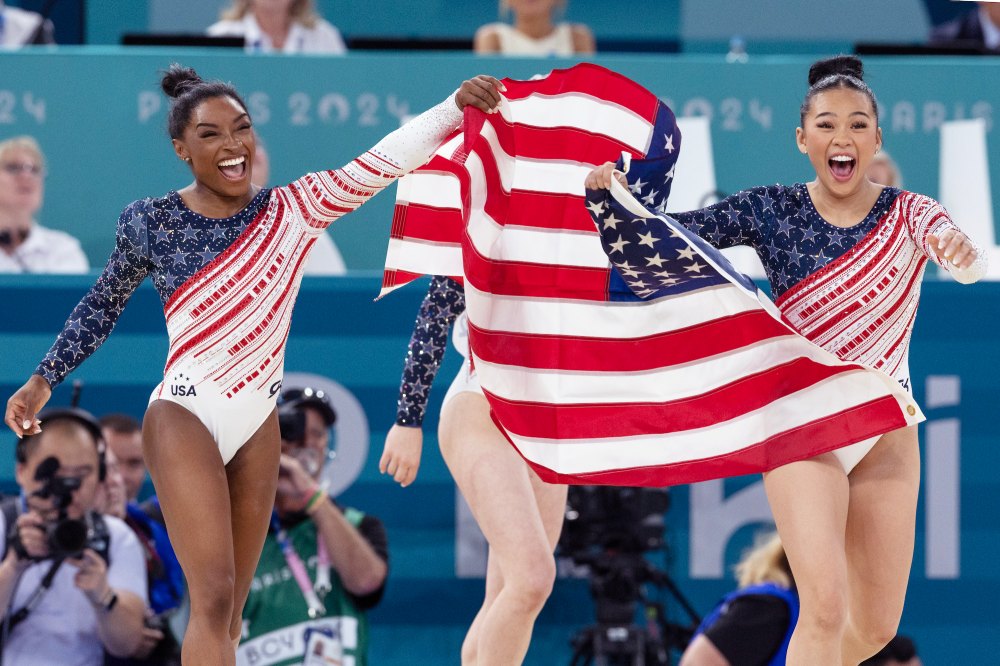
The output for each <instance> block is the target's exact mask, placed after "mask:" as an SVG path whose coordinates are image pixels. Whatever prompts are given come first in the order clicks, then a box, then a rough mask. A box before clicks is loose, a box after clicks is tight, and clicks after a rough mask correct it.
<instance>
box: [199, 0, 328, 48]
mask: <svg viewBox="0 0 1000 666" xmlns="http://www.w3.org/2000/svg"><path fill="white" fill-rule="evenodd" d="M208 34H209V35H216V36H228V35H236V36H242V37H244V38H245V39H246V49H247V51H250V52H253V53H271V52H279V53H336V54H340V53H345V52H346V51H347V47H346V46H345V45H344V38H343V37H341V36H340V31H338V30H337V29H336V28H335V27H333V26H332V25H331V24H330V23H329V22H327V21H325V20H324V19H323V18H322V17H321V16H320V15H319V14H318V13H317V12H316V7H315V6H314V4H313V0H234V1H233V3H232V4H231V5H229V7H228V8H227V9H225V10H224V11H223V12H222V20H221V21H219V22H218V23H213V24H212V25H210V26H209V27H208Z"/></svg>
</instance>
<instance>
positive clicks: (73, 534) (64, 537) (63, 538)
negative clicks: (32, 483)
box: [7, 457, 110, 561]
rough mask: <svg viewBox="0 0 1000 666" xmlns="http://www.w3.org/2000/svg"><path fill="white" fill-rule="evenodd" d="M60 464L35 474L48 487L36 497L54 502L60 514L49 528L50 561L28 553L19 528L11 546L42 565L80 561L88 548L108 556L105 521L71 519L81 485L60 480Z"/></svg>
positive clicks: (12, 532) (46, 463)
mask: <svg viewBox="0 0 1000 666" xmlns="http://www.w3.org/2000/svg"><path fill="white" fill-rule="evenodd" d="M58 471H59V460H58V459H57V458H55V457H49V458H46V459H45V460H43V461H42V462H41V463H40V464H39V465H38V468H37V469H36V470H35V480H36V481H43V482H44V485H43V486H42V487H41V488H39V489H38V490H36V491H35V492H34V493H32V495H33V496H34V497H39V498H41V499H50V500H52V504H53V506H54V507H55V508H56V510H57V511H58V515H57V517H56V519H55V520H53V521H50V522H48V523H46V525H45V540H46V543H47V544H48V547H49V554H48V556H47V557H44V558H38V557H32V556H30V555H29V554H28V552H27V551H26V550H25V549H24V544H22V543H21V536H20V533H19V531H18V529H17V524H16V523H15V524H13V525H9V526H8V533H7V546H8V548H13V549H14V550H15V551H16V552H17V554H18V557H20V558H22V559H29V560H34V561H39V560H42V559H57V560H60V559H67V558H75V557H79V556H80V555H81V554H82V553H83V551H84V550H85V549H87V548H91V549H93V550H95V551H97V552H98V553H102V554H103V553H106V552H107V550H108V545H109V539H110V537H109V535H108V531H107V527H106V526H105V525H104V521H103V520H96V519H95V515H94V514H93V513H90V512H88V513H87V514H85V515H84V517H83V518H79V519H78V518H70V517H69V516H68V515H67V513H66V508H67V507H68V506H69V505H70V504H71V503H72V502H73V493H75V492H76V491H77V490H79V489H80V484H81V481H80V479H78V478H75V477H65V476H57V475H56V474H57V472H58Z"/></svg>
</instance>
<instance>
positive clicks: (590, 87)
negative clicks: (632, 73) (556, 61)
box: [503, 63, 659, 123]
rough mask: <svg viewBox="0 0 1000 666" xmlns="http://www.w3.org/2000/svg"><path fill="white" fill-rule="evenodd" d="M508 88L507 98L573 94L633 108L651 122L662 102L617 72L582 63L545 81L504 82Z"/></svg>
mask: <svg viewBox="0 0 1000 666" xmlns="http://www.w3.org/2000/svg"><path fill="white" fill-rule="evenodd" d="M503 83H504V85H505V86H506V87H507V90H506V92H504V97H506V98H507V99H524V98H525V97H529V96H531V95H559V94H563V93H567V92H569V93H574V94H578V95H579V94H583V95H590V96H591V97H595V98H597V99H601V100H605V101H609V102H613V103H615V104H618V105H619V106H623V107H625V108H627V109H631V110H632V111H633V112H635V113H636V114H638V115H639V116H642V117H643V118H645V119H646V120H648V121H649V122H650V123H652V122H653V119H654V118H655V116H656V109H657V106H658V105H659V100H657V99H656V97H655V96H653V95H652V94H650V92H649V91H648V90H646V89H645V88H643V87H642V86H640V85H639V84H637V83H636V82H635V81H632V80H630V79H628V78H626V77H624V76H622V75H621V74H618V73H617V72H612V71H611V70H609V69H605V68H604V67H601V66H599V65H592V64H590V63H581V64H579V65H577V66H576V67H574V68H573V69H571V70H569V69H557V70H553V72H552V73H551V74H549V75H548V76H547V77H545V78H544V79H539V80H536V81H515V80H512V79H504V80H503Z"/></svg>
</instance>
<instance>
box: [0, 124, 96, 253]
mask: <svg viewBox="0 0 1000 666" xmlns="http://www.w3.org/2000/svg"><path fill="white" fill-rule="evenodd" d="M44 185H45V157H44V156H43V155H42V150H41V148H39V147H38V143H37V142H36V141H35V140H34V139H33V138H31V137H30V136H17V137H14V138H12V139H7V140H6V141H2V142H0V273H86V272H87V271H88V270H89V269H90V265H89V264H88V263H87V257H86V256H85V255H84V254H83V250H82V249H80V243H79V241H77V240H76V239H75V238H73V237H72V236H70V235H69V234H67V233H64V232H62V231H55V230H54V229H48V228H46V227H43V226H42V225H40V224H38V222H37V221H36V220H35V214H36V213H38V211H39V209H41V207H42V197H43V196H44V189H45V188H44Z"/></svg>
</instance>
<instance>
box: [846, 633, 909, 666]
mask: <svg viewBox="0 0 1000 666" xmlns="http://www.w3.org/2000/svg"><path fill="white" fill-rule="evenodd" d="M923 663H924V662H923V661H921V659H920V657H919V656H918V655H917V646H916V645H915V644H914V643H913V641H912V640H911V639H909V638H907V637H906V636H896V637H895V638H893V639H892V640H891V641H889V644H888V645H886V646H885V647H884V648H882V650H881V651H880V652H879V653H878V654H876V655H875V656H874V657H869V658H868V659H865V660H864V661H863V662H861V664H860V665H859V666H923Z"/></svg>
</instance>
